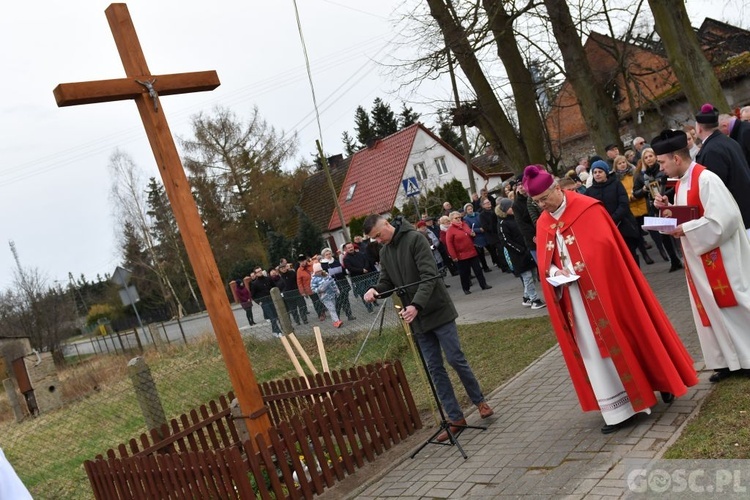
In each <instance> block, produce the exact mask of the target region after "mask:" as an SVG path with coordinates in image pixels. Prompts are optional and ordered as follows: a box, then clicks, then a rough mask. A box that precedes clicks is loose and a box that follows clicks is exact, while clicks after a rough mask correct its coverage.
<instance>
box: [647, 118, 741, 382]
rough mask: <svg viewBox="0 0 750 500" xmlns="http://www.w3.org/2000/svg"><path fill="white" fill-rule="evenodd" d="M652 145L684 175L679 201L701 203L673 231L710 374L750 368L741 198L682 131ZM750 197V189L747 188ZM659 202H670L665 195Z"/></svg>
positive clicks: (665, 163) (675, 173) (672, 173)
mask: <svg viewBox="0 0 750 500" xmlns="http://www.w3.org/2000/svg"><path fill="white" fill-rule="evenodd" d="M651 146H652V147H653V149H654V152H655V153H656V155H657V158H658V161H659V165H660V166H661V169H662V171H664V172H665V173H666V174H667V175H668V176H669V177H677V178H679V182H678V183H677V186H676V187H675V197H674V205H689V206H695V207H697V213H698V218H696V219H693V220H690V221H686V222H683V223H682V224H680V225H678V226H677V229H676V230H675V231H674V232H672V236H674V237H676V238H680V242H681V243H682V250H683V254H684V257H685V264H687V265H686V266H685V272H686V275H687V282H688V289H689V293H690V302H691V306H692V308H693V319H694V320H695V326H696V329H697V331H698V338H699V339H700V343H701V349H702V351H703V358H704V360H705V363H706V367H707V368H710V369H713V370H715V373H714V374H713V375H712V376H711V378H710V379H709V380H710V381H711V382H719V381H720V380H723V379H725V378H727V377H729V376H730V375H734V374H745V373H747V370H748V369H750V330H749V329H748V325H750V240H748V236H747V233H746V232H745V227H744V224H743V222H742V216H741V215H740V211H739V208H738V207H737V203H736V202H735V201H734V198H733V197H732V195H731V193H730V192H729V190H728V189H727V187H726V186H725V185H724V183H723V182H722V180H721V179H720V178H719V177H717V176H716V175H715V174H714V173H713V172H711V171H709V170H707V169H706V168H705V167H703V165H700V164H698V163H695V162H694V161H692V160H691V159H690V152H689V150H688V149H687V137H686V135H685V133H684V132H682V131H681V130H665V131H663V132H662V133H661V134H660V135H659V136H658V137H656V138H655V139H654V140H653V141H651ZM745 195H746V196H750V193H746V194H745ZM654 205H655V206H657V207H659V208H664V207H666V206H667V205H668V200H667V197H666V196H660V197H659V199H658V200H655V202H654Z"/></svg>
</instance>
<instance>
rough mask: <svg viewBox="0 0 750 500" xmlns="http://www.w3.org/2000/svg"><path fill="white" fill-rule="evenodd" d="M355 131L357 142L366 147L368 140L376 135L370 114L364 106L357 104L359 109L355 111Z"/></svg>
mask: <svg viewBox="0 0 750 500" xmlns="http://www.w3.org/2000/svg"><path fill="white" fill-rule="evenodd" d="M354 131H355V132H356V133H357V142H358V143H359V145H360V147H364V146H365V145H366V144H367V141H369V140H370V139H372V138H373V137H375V131H374V130H373V127H372V124H371V123H370V115H369V114H367V111H365V108H363V107H362V106H357V110H356V111H355V112H354Z"/></svg>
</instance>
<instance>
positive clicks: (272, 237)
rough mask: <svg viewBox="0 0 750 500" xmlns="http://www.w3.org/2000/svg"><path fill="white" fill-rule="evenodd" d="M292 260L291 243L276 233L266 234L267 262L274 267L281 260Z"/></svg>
mask: <svg viewBox="0 0 750 500" xmlns="http://www.w3.org/2000/svg"><path fill="white" fill-rule="evenodd" d="M291 258H292V241H290V240H289V239H288V238H287V237H286V236H284V235H283V234H281V233H277V232H276V231H269V232H268V260H269V262H270V263H271V266H275V265H276V264H278V263H279V261H280V260H281V259H291Z"/></svg>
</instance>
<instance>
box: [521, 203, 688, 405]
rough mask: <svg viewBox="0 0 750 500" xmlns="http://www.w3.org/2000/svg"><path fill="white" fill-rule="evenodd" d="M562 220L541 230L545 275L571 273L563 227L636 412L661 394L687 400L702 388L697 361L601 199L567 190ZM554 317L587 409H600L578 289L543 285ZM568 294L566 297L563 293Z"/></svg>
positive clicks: (598, 329) (544, 218) (593, 318)
mask: <svg viewBox="0 0 750 500" xmlns="http://www.w3.org/2000/svg"><path fill="white" fill-rule="evenodd" d="M564 194H565V198H566V200H567V206H566V208H565V211H564V212H563V215H562V217H561V218H560V219H559V220H555V219H554V218H553V217H552V216H551V215H550V214H549V213H548V212H546V211H544V212H543V213H542V215H541V216H540V217H539V220H538V221H537V224H536V241H537V254H538V257H539V275H540V276H547V273H548V272H549V268H550V265H551V264H553V263H554V264H555V265H556V266H557V267H560V268H562V267H564V266H563V263H562V262H561V261H560V256H559V254H558V252H557V246H556V231H557V229H558V228H559V229H560V232H561V234H562V237H563V240H564V242H565V245H566V247H567V250H568V253H569V254H570V257H571V260H572V264H573V266H574V268H575V272H576V274H578V275H579V276H580V279H579V280H578V281H577V283H578V286H579V287H580V290H581V294H582V296H583V302H584V304H585V307H586V313H587V315H588V318H589V322H590V323H591V329H592V330H593V331H594V335H595V337H596V342H597V345H598V346H599V352H600V353H601V355H602V357H610V358H612V362H613V363H614V366H615V369H616V370H617V373H618V374H619V376H620V379H621V380H622V382H623V385H624V387H625V390H626V391H627V393H628V396H629V397H630V401H631V403H632V404H633V408H634V409H635V411H641V410H643V409H646V408H649V407H651V406H653V405H655V404H656V397H655V396H654V391H663V392H671V393H672V394H674V395H675V396H682V395H684V394H685V393H686V392H687V388H688V387H690V386H692V385H695V384H697V383H698V377H697V376H696V373H695V369H694V368H693V360H692V358H691V357H690V354H688V352H687V350H686V349H685V346H684V345H683V343H682V341H681V340H680V338H679V337H678V335H677V332H675V330H674V328H673V327H672V324H671V323H670V322H669V318H667V315H666V314H665V313H664V311H663V309H662V307H661V304H659V301H658V300H657V299H656V296H654V292H653V291H652V290H651V287H650V286H649V284H648V282H647V281H646V278H645V277H644V276H643V274H642V273H641V270H640V269H639V268H638V266H637V265H636V263H635V261H634V260H633V257H632V256H631V254H630V251H629V250H628V247H627V245H626V244H625V241H624V240H623V239H622V236H620V232H619V231H618V230H617V227H616V226H615V224H614V222H613V221H612V218H611V217H610V215H609V214H608V213H607V211H606V210H605V209H604V207H603V206H602V205H601V203H600V202H599V201H597V200H595V199H594V198H591V197H588V196H585V195H581V194H578V193H575V192H571V191H564ZM541 285H542V289H543V290H544V297H545V299H546V300H547V306H548V308H549V313H550V319H551V321H552V325H553V327H554V328H555V334H556V335H557V340H558V342H559V343H560V348H561V350H562V353H563V357H564V358H565V363H566V364H567V366H568V371H569V372H570V377H571V379H572V381H573V386H574V387H575V390H576V393H577V394H578V400H579V402H580V404H581V407H582V408H583V410H584V411H593V410H599V405H598V404H597V401H596V396H595V395H594V392H593V389H592V388H591V384H590V383H589V379H588V374H587V373H586V368H585V366H584V364H583V360H582V359H581V353H580V351H579V349H578V346H577V344H576V340H575V334H574V332H575V330H576V326H575V324H574V321H573V309H572V306H571V301H570V290H571V289H570V288H569V287H567V286H562V287H558V288H555V287H553V286H552V285H550V284H549V283H547V281H546V280H542V282H541ZM558 290H562V296H561V297H560V298H558V294H557V293H556V292H557V291H558Z"/></svg>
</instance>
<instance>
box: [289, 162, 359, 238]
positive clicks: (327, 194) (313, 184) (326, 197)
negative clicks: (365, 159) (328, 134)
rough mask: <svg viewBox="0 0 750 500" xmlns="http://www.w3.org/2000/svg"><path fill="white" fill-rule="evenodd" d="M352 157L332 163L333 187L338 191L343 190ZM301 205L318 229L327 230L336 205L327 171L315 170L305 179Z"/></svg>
mask: <svg viewBox="0 0 750 500" xmlns="http://www.w3.org/2000/svg"><path fill="white" fill-rule="evenodd" d="M351 159H352V158H351V157H349V158H345V159H342V160H340V161H338V162H336V163H335V164H331V165H330V169H331V179H332V180H333V187H334V188H336V193H340V192H341V185H342V184H343V182H344V177H346V171H347V170H348V169H349V163H350V162H351ZM299 207H300V208H301V209H302V211H303V212H305V214H307V216H308V217H309V218H310V220H311V221H312V223H313V224H315V226H316V227H317V228H318V229H320V230H321V231H325V230H326V228H327V227H328V221H330V220H331V214H332V213H333V212H334V210H335V207H334V203H333V195H332V194H331V188H330V187H329V186H328V179H326V175H325V172H323V171H322V170H321V171H319V172H315V173H314V174H312V175H311V176H310V177H308V178H307V179H306V180H305V183H304V184H303V185H302V195H301V196H300V200H299Z"/></svg>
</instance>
